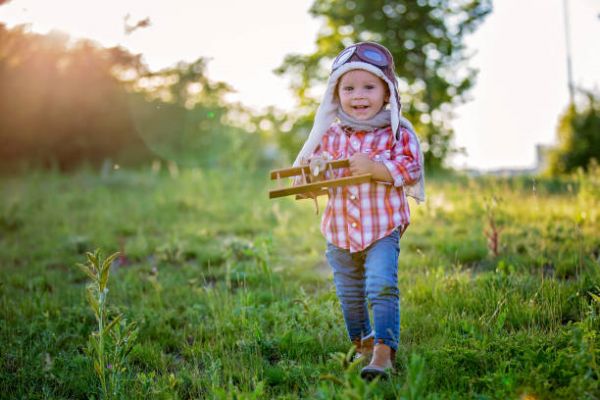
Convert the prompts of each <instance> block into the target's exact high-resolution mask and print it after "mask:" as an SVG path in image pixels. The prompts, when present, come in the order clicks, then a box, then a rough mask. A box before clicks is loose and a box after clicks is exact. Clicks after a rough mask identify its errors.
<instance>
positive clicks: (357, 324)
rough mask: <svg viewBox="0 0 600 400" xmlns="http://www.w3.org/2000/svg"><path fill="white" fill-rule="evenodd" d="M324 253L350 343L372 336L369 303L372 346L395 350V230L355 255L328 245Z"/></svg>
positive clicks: (397, 246)
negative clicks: (331, 272) (371, 318)
mask: <svg viewBox="0 0 600 400" xmlns="http://www.w3.org/2000/svg"><path fill="white" fill-rule="evenodd" d="M325 254H326V256H327V261H329V265H331V268H332V269H333V281H334V283H335V288H336V292H337V296H338V298H339V300H340V303H341V306H342V313H343V314H344V321H345V322H346V329H347V330H348V336H350V340H355V339H360V338H363V337H365V336H367V335H369V334H371V322H370V318H369V310H368V308H367V300H368V303H369V304H370V305H371V308H372V311H373V323H374V325H375V332H374V333H375V343H384V344H386V345H388V346H390V347H391V348H392V349H394V350H397V349H398V340H399V337H400V296H399V295H400V291H399V290H398V256H399V254H400V234H399V233H398V229H396V230H395V231H393V232H392V233H391V234H389V235H388V236H385V237H383V238H381V239H379V240H378V241H376V242H375V243H373V244H371V245H370V246H369V247H367V248H366V249H365V250H362V251H359V252H356V253H350V251H349V250H346V249H341V248H339V247H336V246H334V245H332V244H331V243H327V251H326V253H325Z"/></svg>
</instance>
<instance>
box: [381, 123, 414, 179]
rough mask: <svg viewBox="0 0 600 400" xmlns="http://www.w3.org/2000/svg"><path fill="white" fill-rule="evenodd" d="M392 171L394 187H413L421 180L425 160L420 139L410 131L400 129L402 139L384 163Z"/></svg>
mask: <svg viewBox="0 0 600 400" xmlns="http://www.w3.org/2000/svg"><path fill="white" fill-rule="evenodd" d="M383 164H384V165H385V167H386V168H387V169H388V171H390V174H391V175H392V179H393V180H394V186H404V185H411V184H413V183H415V182H417V181H418V180H419V179H420V178H421V172H422V170H423V168H422V165H423V160H422V159H421V152H420V150H419V139H418V138H417V137H416V135H414V134H413V133H411V132H410V131H409V130H408V129H406V128H404V127H401V128H400V138H399V139H398V140H396V143H395V144H394V146H393V147H392V149H391V154H390V159H389V160H385V161H384V162H383Z"/></svg>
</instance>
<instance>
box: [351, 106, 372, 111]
mask: <svg viewBox="0 0 600 400" xmlns="http://www.w3.org/2000/svg"><path fill="white" fill-rule="evenodd" d="M352 108H353V109H355V110H366V109H367V108H369V106H352Z"/></svg>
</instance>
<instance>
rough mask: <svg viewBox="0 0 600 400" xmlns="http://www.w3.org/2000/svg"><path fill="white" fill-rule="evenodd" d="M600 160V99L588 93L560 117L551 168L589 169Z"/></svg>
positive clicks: (554, 170) (559, 171) (556, 170)
mask: <svg viewBox="0 0 600 400" xmlns="http://www.w3.org/2000/svg"><path fill="white" fill-rule="evenodd" d="M592 160H596V162H598V161H600V98H599V97H597V96H594V94H593V93H590V92H587V93H585V95H584V101H583V102H582V103H581V104H580V105H579V106H576V105H575V104H571V105H569V108H568V109H567V110H566V111H565V113H564V114H563V116H562V117H561V119H560V123H559V127H558V146H557V147H556V148H554V149H552V150H551V151H550V154H549V170H550V173H551V174H553V175H558V174H563V173H569V172H573V171H575V170H576V169H578V168H583V169H584V170H587V168H588V166H589V165H590V163H591V162H592Z"/></svg>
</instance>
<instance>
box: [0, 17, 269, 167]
mask: <svg viewBox="0 0 600 400" xmlns="http://www.w3.org/2000/svg"><path fill="white" fill-rule="evenodd" d="M231 90H232V89H231V88H230V87H229V86H227V85H226V84H225V83H222V82H213V81H211V80H209V79H208V77H207V76H206V61H205V60H204V59H198V60H197V61H195V62H192V63H183V62H181V63H178V64H177V65H176V66H174V67H172V68H168V69H164V70H160V71H158V72H152V71H149V70H148V68H147V66H146V65H145V64H144V63H143V62H142V60H141V55H134V54H131V53H129V52H128V51H127V50H125V49H123V48H119V47H114V48H102V47H99V46H98V45H96V44H94V43H93V42H90V41H86V40H79V41H73V40H71V39H70V38H69V37H68V36H66V35H64V34H60V33H56V32H53V33H50V34H48V35H39V34H33V33H29V32H27V30H26V28H25V27H23V26H19V27H16V28H13V29H7V28H6V26H4V25H0V115H2V118H1V119H0V141H1V143H2V146H1V147H0V168H1V169H3V170H5V171H6V170H8V171H14V170H18V169H24V168H28V167H53V168H58V169H60V170H70V169H73V168H75V167H78V166H80V165H82V164H83V163H88V164H92V165H100V164H101V163H102V162H103V161H104V160H106V159H111V160H112V161H113V162H118V163H121V164H136V163H139V162H141V161H144V160H148V159H152V158H156V157H157V156H158V157H160V158H162V159H165V160H171V161H175V162H177V163H178V164H193V165H195V166H203V167H207V166H218V165H220V164H225V163H227V165H230V164H231V160H232V159H233V161H234V162H236V163H243V162H247V163H248V164H254V165H256V164H257V163H258V162H259V161H260V157H261V154H262V149H263V148H264V147H265V145H264V143H263V141H262V139H261V135H260V134H256V135H250V133H252V132H251V131H252V130H254V131H256V129H255V128H254V129H252V123H244V121H250V122H251V118H250V117H249V116H248V112H247V110H245V109H244V108H243V107H241V106H240V105H238V104H228V103H226V102H225V100H224V96H225V95H226V94H227V93H228V92H230V91H231ZM234 116H235V118H234ZM233 119H236V120H237V121H238V123H237V124H234V123H233ZM240 149H244V150H245V151H244V152H243V154H242V153H240ZM245 156H248V157H251V158H252V160H245V159H244V157H245Z"/></svg>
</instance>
